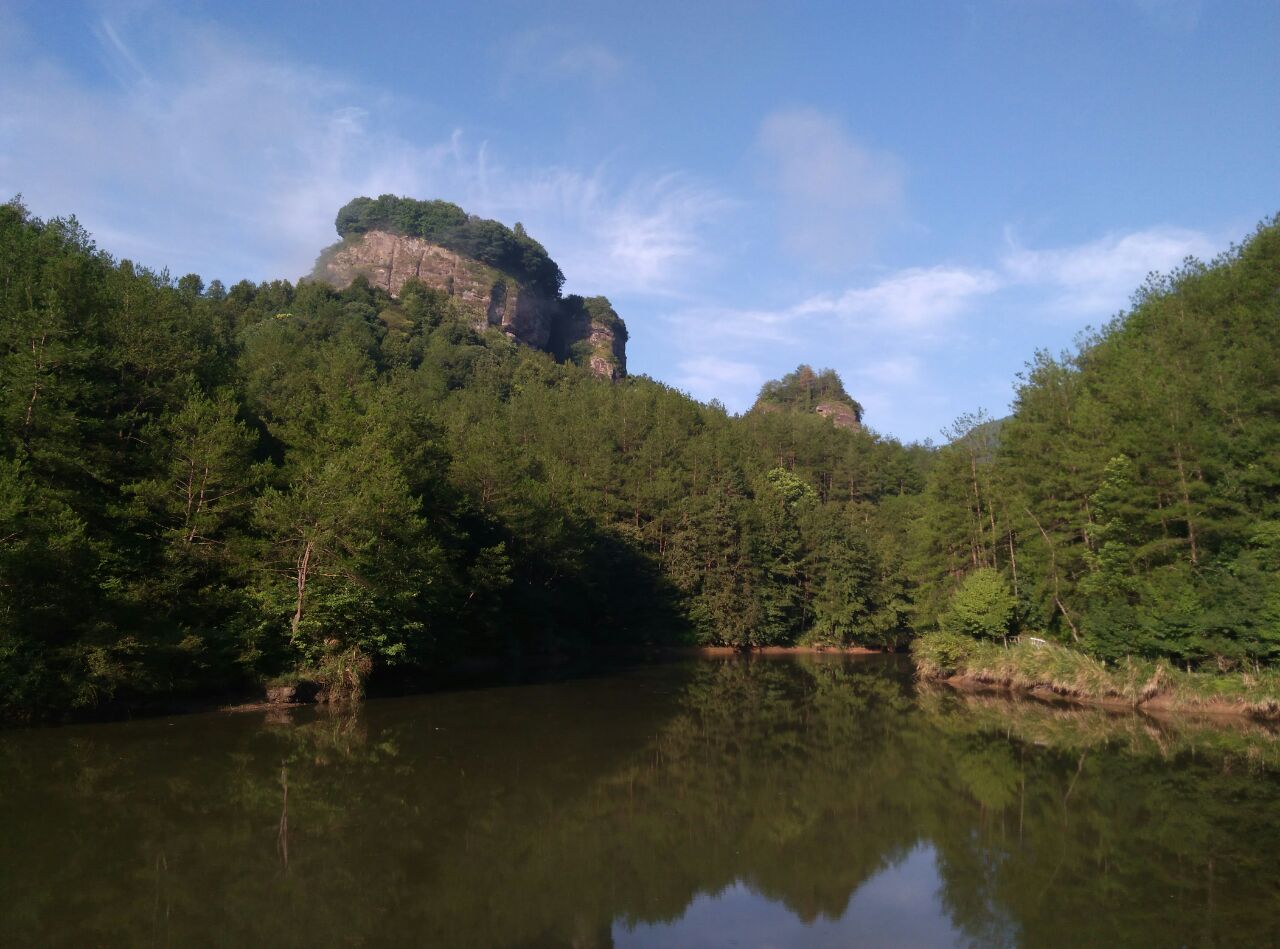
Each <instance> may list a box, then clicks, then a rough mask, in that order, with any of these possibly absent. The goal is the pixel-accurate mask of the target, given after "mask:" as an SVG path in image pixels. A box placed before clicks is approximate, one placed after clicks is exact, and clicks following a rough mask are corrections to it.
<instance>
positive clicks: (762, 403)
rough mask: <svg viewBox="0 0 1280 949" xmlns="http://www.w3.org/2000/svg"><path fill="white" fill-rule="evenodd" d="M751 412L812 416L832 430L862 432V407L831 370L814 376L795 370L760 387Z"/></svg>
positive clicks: (799, 368)
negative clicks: (823, 421) (819, 416)
mask: <svg viewBox="0 0 1280 949" xmlns="http://www.w3.org/2000/svg"><path fill="white" fill-rule="evenodd" d="M751 411H753V412H765V413H768V412H793V413H809V412H812V413H814V414H815V415H821V416H822V417H823V418H825V419H826V420H827V421H829V422H830V423H831V424H832V425H834V426H835V427H836V428H843V429H845V430H846V431H850V432H857V431H861V430H862V406H861V405H859V404H858V402H857V401H856V400H855V399H854V398H853V397H852V396H850V395H849V393H848V392H847V391H845V387H844V383H843V382H841V381H840V376H839V375H837V374H836V371H835V370H834V369H823V370H822V371H820V372H814V371H813V368H812V367H810V366H806V365H804V364H801V365H799V366H797V367H796V371H795V372H789V373H787V374H786V375H785V376H783V377H782V378H781V379H775V380H773V381H772V382H766V383H765V384H764V385H763V386H761V387H760V395H759V396H757V397H756V403H755V405H753V406H752V407H751Z"/></svg>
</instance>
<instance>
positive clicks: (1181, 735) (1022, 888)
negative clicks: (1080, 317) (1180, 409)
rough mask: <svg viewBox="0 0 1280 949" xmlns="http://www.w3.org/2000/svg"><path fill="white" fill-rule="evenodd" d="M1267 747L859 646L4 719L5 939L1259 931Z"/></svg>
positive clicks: (436, 941) (604, 941)
mask: <svg viewBox="0 0 1280 949" xmlns="http://www.w3.org/2000/svg"><path fill="white" fill-rule="evenodd" d="M1278 758H1280V755H1277V752H1276V746H1275V738H1274V736H1272V735H1270V734H1269V733H1266V732H1264V731H1261V730H1251V729H1247V728H1236V729H1227V730H1222V729H1213V728H1209V727H1204V728H1201V727H1199V726H1197V725H1194V724H1192V723H1188V724H1186V725H1171V724H1169V723H1156V722H1152V721H1150V720H1146V719H1143V718H1141V717H1140V716H1134V715H1121V716H1116V715H1110V714H1107V713H1102V712H1079V711H1070V710H1063V709H1050V708H1042V707H1038V706H1029V705H1018V704H1014V703H1011V702H1008V701H1006V700H997V699H981V698H972V697H965V696H959V695H953V694H950V693H945V692H930V691H925V692H917V690H916V688H915V686H914V685H913V683H912V681H911V677H910V674H909V671H908V670H907V669H906V668H905V666H904V664H903V663H902V662H900V661H898V660H895V659H893V658H892V657H860V656H813V657H765V658H758V659H754V660H747V659H726V660H720V661H716V660H705V659H704V660H690V661H680V662H672V663H667V664H660V665H650V666H639V667H634V668H630V669H626V670H622V671H615V672H611V673H609V674H602V675H598V676H594V677H587V678H580V679H573V680H569V681H560V682H554V683H544V684H537V685H524V686H508V687H501V688H489V689H476V690H470V691H459V692H449V693H439V694H434V695H428V696H421V697H415V698H405V699H385V700H376V701H371V702H368V703H366V704H365V705H364V706H363V707H362V708H360V709H359V710H358V711H357V712H356V713H355V714H354V715H350V714H348V715H340V714H334V713H331V712H326V711H323V710H317V709H297V710H293V711H292V712H288V713H274V714H267V715H262V714H252V715H251V714H241V715H225V714H221V715H220V714H209V715H193V716H186V717H179V718H172V719H153V720H148V721H140V722H133V723H118V724H106V725H92V726H75V727H66V728H55V729H39V730H26V731H11V732H7V733H0V944H2V945H5V946H40V945H65V946H184V947H185V946H347V945H351V946H360V945H371V946H372V945H379V946H381V945H429V946H576V947H591V946H663V947H667V946H721V945H723V946H743V947H748V946H849V945H866V946H951V945H974V944H976V945H984V946H985V945H1026V946H1179V945H1194V946H1228V945H1232V946H1234V945H1238V946H1268V945H1280V782H1278V781H1277V774H1278V771H1277V767H1278V766H1277V759H1278Z"/></svg>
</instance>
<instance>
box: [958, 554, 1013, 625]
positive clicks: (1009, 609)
mask: <svg viewBox="0 0 1280 949" xmlns="http://www.w3.org/2000/svg"><path fill="white" fill-rule="evenodd" d="M1016 607H1017V600H1015V599H1014V596H1013V591H1012V590H1010V589H1009V584H1008V583H1006V582H1005V579H1004V576H1003V575H1002V574H1001V573H1000V572H999V571H996V570H992V569H991V568H990V567H982V568H980V569H978V570H975V571H973V573H971V574H969V575H968V576H967V577H965V578H964V582H963V583H961V584H960V588H959V589H958V590H956V592H955V593H954V594H953V595H952V597H951V604H950V606H949V607H948V609H947V612H946V614H945V615H944V616H943V617H942V627H943V629H946V630H947V631H949V632H952V633H961V634H963V635H965V636H973V637H977V638H988V639H1001V640H1007V639H1008V636H1009V631H1010V630H1011V629H1012V628H1013V618H1014V610H1015V609H1016Z"/></svg>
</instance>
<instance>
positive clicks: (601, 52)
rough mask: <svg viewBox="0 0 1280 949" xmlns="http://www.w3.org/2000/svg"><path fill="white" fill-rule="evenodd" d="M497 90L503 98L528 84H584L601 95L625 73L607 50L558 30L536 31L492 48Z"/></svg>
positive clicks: (615, 55) (619, 60)
mask: <svg viewBox="0 0 1280 949" xmlns="http://www.w3.org/2000/svg"><path fill="white" fill-rule="evenodd" d="M495 51H496V57H497V60H498V77H497V81H498V89H499V91H500V92H502V93H503V94H504V95H510V94H511V93H512V92H514V91H517V89H518V87H519V86H521V85H524V84H527V83H529V82H531V81H532V82H537V83H545V82H557V83H559V82H570V81H572V82H578V83H581V82H586V83H588V84H590V85H591V86H592V87H593V88H594V89H595V90H596V91H597V92H602V91H603V90H604V89H605V87H607V86H609V85H610V84H611V83H612V82H613V81H614V80H616V79H617V78H618V77H620V76H621V75H622V74H623V72H624V71H625V69H626V65H627V63H626V60H625V59H624V58H623V57H622V56H621V54H619V53H618V52H616V51H615V50H613V49H611V48H610V47H608V46H606V45H605V44H603V43H600V42H598V41H594V40H584V39H582V38H580V37H579V36H578V35H576V34H575V32H574V31H571V30H567V29H563V28H560V27H538V28H537V29H532V30H525V31H523V32H520V33H515V34H512V35H510V36H507V37H504V38H503V39H502V40H501V41H499V42H498V44H497V45H496V48H495Z"/></svg>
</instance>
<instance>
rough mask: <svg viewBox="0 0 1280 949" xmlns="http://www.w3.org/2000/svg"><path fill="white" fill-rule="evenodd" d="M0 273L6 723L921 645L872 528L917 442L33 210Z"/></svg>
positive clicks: (10, 223) (1, 259) (8, 237)
mask: <svg viewBox="0 0 1280 949" xmlns="http://www.w3.org/2000/svg"><path fill="white" fill-rule="evenodd" d="M0 274H3V278H2V280H3V282H0V294H2V296H0V307H2V308H3V309H2V311H0V315H2V319H0V334H2V335H0V353H2V354H3V355H2V357H0V697H2V702H3V704H4V705H5V706H8V707H9V708H10V710H14V709H18V710H26V711H32V710H37V711H38V710H40V709H59V708H66V707H69V706H76V705H92V704H95V703H98V702H101V701H102V700H104V699H106V698H108V697H111V696H115V697H116V698H118V699H120V700H124V701H130V700H136V699H137V698H139V697H143V696H147V695H154V694H171V693H176V692H186V691H191V690H195V689H216V688H232V687H239V686H243V685H246V684H249V683H254V682H260V681H262V680H264V679H270V678H271V677H273V676H277V675H281V676H293V675H297V674H300V673H301V674H305V675H310V676H312V677H315V678H317V679H319V680H321V681H322V682H323V683H325V684H327V685H328V686H329V687H330V688H332V689H345V688H353V687H358V682H359V680H360V679H361V678H362V676H363V673H364V672H365V671H367V669H368V668H369V666H370V665H371V664H372V666H373V667H374V668H375V669H386V668H390V667H396V666H399V667H402V668H405V669H414V668H418V669H421V668H436V667H439V666H441V665H443V664H446V663H447V662H449V661H450V660H452V659H455V658H457V657H461V656H469V655H486V654H489V655H492V654H510V653H527V652H559V651H563V650H565V649H569V648H574V647H582V646H588V645H596V646H600V645H607V646H636V645H646V644H652V643H663V642H666V643H670V642H683V643H723V644H732V645H743V646H745V645H753V644H786V643H794V642H797V641H801V640H814V641H822V642H831V643H841V644H843V643H868V644H884V645H892V644H894V643H896V642H898V641H899V640H900V639H902V638H903V637H904V636H905V635H906V633H907V627H906V616H907V609H908V606H909V597H908V591H907V583H906V581H905V579H904V578H903V575H902V573H901V570H900V568H899V567H900V553H899V552H898V551H896V550H894V549H892V548H891V547H887V546H885V545H884V544H883V543H882V536H881V534H880V533H879V532H878V529H877V526H876V524H877V521H876V511H877V507H876V506H877V502H878V501H879V500H880V499H881V498H883V497H886V496H889V495H899V494H903V493H909V492H911V491H914V490H918V489H919V486H920V483H921V482H920V478H919V474H918V468H919V465H918V464H917V463H916V460H915V459H916V457H917V456H918V455H919V454H920V452H918V451H916V450H908V449H904V448H902V447H901V446H899V445H897V444H896V443H894V442H891V441H885V440H882V439H878V438H876V437H874V436H872V435H869V434H865V433H857V434H854V433H848V432H839V431H836V430H835V429H833V428H832V426H831V424H830V423H828V422H826V421H825V420H823V419H821V418H819V417H817V416H806V417H802V416H771V417H749V418H744V419H735V418H732V417H730V416H728V415H726V414H725V412H724V411H723V410H722V409H719V408H717V407H708V406H704V405H700V404H699V403H696V402H694V401H692V400H691V399H689V398H688V397H686V396H684V395H682V394H681V393H679V392H676V391H674V390H672V389H669V388H667V387H665V386H662V385H660V384H658V383H655V382H653V381H651V380H647V379H643V378H639V379H628V380H625V381H623V382H621V383H618V384H609V383H607V382H604V381H602V380H599V379H596V378H594V377H592V376H591V375H590V374H589V373H588V372H586V371H584V370H582V369H579V368H578V367H576V366H573V365H562V364H557V363H556V362H555V361H554V360H553V359H552V358H551V357H550V356H548V355H546V354H543V353H539V352H535V351H533V350H530V349H527V348H524V347H518V346H516V345H515V344H513V343H511V342H510V341H509V340H508V339H507V338H506V337H505V336H503V335H502V334H501V333H500V332H498V331H490V332H488V333H487V334H485V335H477V333H476V332H475V330H473V329H472V327H471V324H470V320H469V318H468V317H467V316H466V315H465V314H463V313H461V312H460V311H459V310H457V309H456V304H455V303H454V302H453V301H451V300H450V299H449V298H448V297H447V296H446V295H445V294H443V293H438V292H434V291H432V290H430V289H428V288H426V287H424V286H422V285H420V284H410V285H408V286H407V287H406V288H405V289H404V291H403V292H402V294H401V296H400V298H399V299H398V300H392V299H391V298H390V297H388V296H386V295H385V294H384V293H382V292H380V291H375V290H373V289H371V288H370V287H369V285H368V284H367V283H365V282H364V281H357V282H356V283H354V284H353V285H352V286H350V287H349V288H347V289H345V290H343V291H340V292H339V291H335V290H333V289H332V288H330V287H327V286H325V285H323V284H319V283H312V282H304V283H301V284H299V285H298V286H296V287H295V286H291V285H290V284H288V283H284V282H274V283H269V284H262V285H260V286H254V285H252V284H250V283H248V282H243V283H240V284H237V285H235V286H233V287H231V288H230V289H226V288H224V287H223V286H222V285H220V284H218V283H216V282H215V283H213V284H211V285H210V286H209V287H207V288H206V287H205V286H204V284H203V282H202V281H201V280H200V278H199V277H196V276H194V275H191V276H187V277H184V278H182V279H181V280H179V281H177V282H176V283H175V282H173V281H171V280H170V279H169V278H168V277H167V275H164V274H156V273H152V272H149V271H146V270H144V269H141V268H139V267H136V266H134V265H133V264H131V263H129V262H127V261H125V262H116V261H114V260H112V259H111V258H110V257H109V256H107V255H106V254H105V253H103V252H101V251H99V250H97V249H96V248H95V247H94V245H93V244H92V242H91V241H90V239H89V237H88V236H87V235H86V234H85V233H84V232H83V231H82V230H81V229H80V228H79V227H78V226H77V225H76V224H75V222H74V221H50V222H42V221H39V220H35V219H33V218H31V217H30V216H29V215H27V213H26V212H25V211H24V210H23V209H22V208H21V207H20V206H19V205H17V204H16V203H14V204H10V205H8V206H4V207H2V208H0ZM598 303H599V301H596V300H588V301H584V303H583V305H584V307H586V308H588V309H590V308H591V307H592V306H593V305H596V304H598ZM596 308H597V309H599V306H597V307H596Z"/></svg>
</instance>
